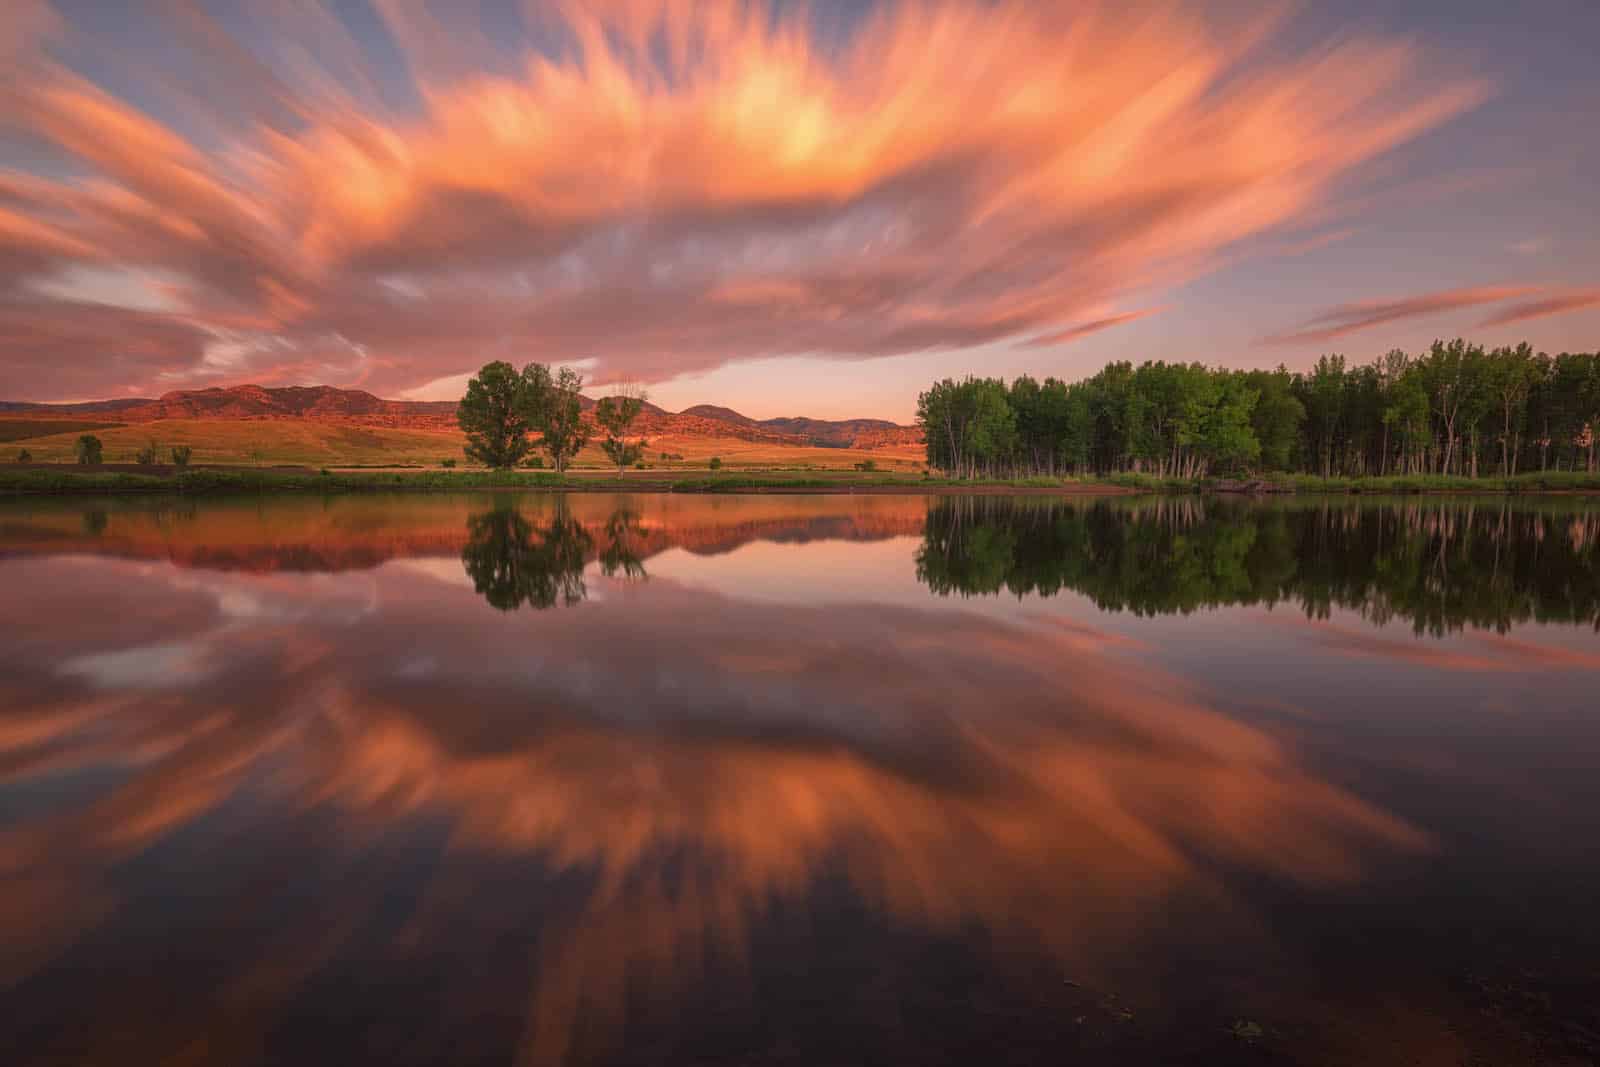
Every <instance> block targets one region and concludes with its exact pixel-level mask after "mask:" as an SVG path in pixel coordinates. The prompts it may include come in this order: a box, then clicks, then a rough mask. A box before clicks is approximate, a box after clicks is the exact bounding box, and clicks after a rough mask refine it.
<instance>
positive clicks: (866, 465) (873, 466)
mask: <svg viewBox="0 0 1600 1067" xmlns="http://www.w3.org/2000/svg"><path fill="white" fill-rule="evenodd" d="M877 469H878V461H877V460H875V459H864V460H862V461H861V462H860V463H857V464H856V470H858V471H875V470H877Z"/></svg>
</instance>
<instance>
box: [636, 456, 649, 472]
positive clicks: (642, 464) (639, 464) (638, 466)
mask: <svg viewBox="0 0 1600 1067" xmlns="http://www.w3.org/2000/svg"><path fill="white" fill-rule="evenodd" d="M633 469H634V470H636V471H642V470H647V469H648V468H647V467H646V466H645V462H644V460H642V459H641V460H640V461H639V462H637V463H635V464H634V465H633Z"/></svg>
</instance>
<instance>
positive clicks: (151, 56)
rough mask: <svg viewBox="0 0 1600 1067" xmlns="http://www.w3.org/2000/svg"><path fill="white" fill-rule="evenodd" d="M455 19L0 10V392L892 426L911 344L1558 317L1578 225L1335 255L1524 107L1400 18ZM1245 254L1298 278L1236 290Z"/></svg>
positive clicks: (847, 10)
mask: <svg viewBox="0 0 1600 1067" xmlns="http://www.w3.org/2000/svg"><path fill="white" fill-rule="evenodd" d="M473 8H474V10H473V11H472V12H471V13H470V14H469V12H468V8H467V6H465V5H446V4H435V5H425V4H413V3H403V2H398V0H396V2H379V3H375V4H374V5H373V7H372V8H371V9H363V10H360V11H354V10H351V9H349V8H347V7H345V6H343V5H339V6H335V5H332V4H328V5H324V4H322V3H319V2H317V0H304V2H298V3H284V4H277V5H240V6H239V7H237V8H234V7H230V6H227V5H223V6H221V7H217V6H212V5H188V4H174V5H171V6H170V8H165V7H164V8H163V9H162V10H161V12H160V14H159V15H158V16H152V18H151V19H150V21H149V24H148V25H141V26H139V27H131V26H126V25H122V24H120V23H118V22H117V16H114V15H109V14H107V13H106V12H103V11H97V10H95V9H92V8H88V7H84V8H83V9H81V10H80V9H79V8H78V7H77V6H75V5H72V4H66V3H63V4H60V5H58V6H57V7H51V6H47V5H45V4H44V3H42V2H41V0H23V2H22V3H20V4H18V3H12V4H8V5H6V10H5V12H4V13H3V14H0V50H3V56H4V60H5V62H4V67H5V71H6V73H5V75H4V78H3V81H0V396H3V397H6V398H11V399H33V400H61V399H75V398H86V397H93V396H125V395H159V394H161V393H162V392H165V391H167V390H170V389H177V388H192V387H200V386H207V385H234V384H239V383H242V382H246V381H250V382H259V383H263V384H304V383H313V382H314V383H327V384H335V385H354V386H360V387H362V388H366V389H369V390H372V391H374V392H377V393H379V394H381V395H385V396H391V395H406V396H416V397H423V398H429V397H450V398H453V397H454V396H455V395H458V393H459V389H460V382H461V376H463V375H465V374H467V373H470V372H471V371H473V370H475V369H476V368H477V367H478V366H479V365H480V364H482V363H483V362H485V361H486V360H489V359H495V358H504V359H508V360H511V361H513V362H516V363H518V364H520V363H522V362H525V361H527V360H533V359H537V360H540V361H548V362H557V363H565V362H578V363H581V364H582V365H583V366H584V367H585V368H586V370H587V371H588V373H589V375H590V377H591V380H594V381H600V382H603V381H606V380H614V379H618V378H631V379H635V380H641V381H645V382H648V383H652V384H653V385H655V386H657V387H658V395H662V396H664V397H665V398H666V399H668V400H669V401H675V400H678V401H681V403H679V404H677V405H676V406H686V405H687V404H688V403H692V402H694V401H696V400H708V399H716V400H718V401H719V402H728V403H733V404H734V405H735V406H738V407H741V409H742V408H746V407H748V408H751V409H753V410H754V411H755V412H756V413H758V414H775V413H782V412H781V411H780V409H783V408H785V407H786V406H792V405H794V404H812V406H813V407H814V408H816V409H817V410H814V411H811V412H809V413H813V414H827V413H834V414H838V413H843V408H847V407H852V406H853V407H854V408H856V410H853V411H851V412H850V413H851V414H882V415H886V416H889V417H898V418H905V417H907V416H908V415H909V411H910V407H911V402H912V400H913V398H914V395H915V391H916V389H917V388H918V387H919V385H920V383H921V382H922V381H924V380H925V379H926V378H927V377H928V371H929V369H930V368H931V369H934V370H939V369H941V368H942V367H943V363H941V362H940V361H941V359H942V358H943V357H942V356H941V355H940V353H954V354H959V355H960V357H961V360H962V362H963V364H964V365H966V366H973V365H974V361H975V359H977V358H978V357H977V356H975V355H974V351H973V350H975V349H980V348H981V349H983V350H984V352H986V353H995V354H996V355H995V358H997V359H999V361H1000V362H1001V364H1002V365H1004V366H1006V367H1015V368H1017V369H1026V368H1033V369H1036V370H1038V371H1040V372H1044V373H1066V374H1075V373H1077V372H1080V371H1084V370H1090V369H1093V367H1095V366H1097V365H1098V364H1099V363H1100V362H1103V361H1104V360H1105V359H1106V358H1109V357H1111V356H1117V357H1123V356H1130V355H1133V353H1129V352H1127V351H1125V350H1124V349H1123V348H1122V347H1121V346H1122V345H1124V344H1127V343H1131V342H1128V341H1127V340H1120V341H1119V340H1118V339H1117V336H1118V335H1119V334H1122V335H1123V336H1124V338H1126V337H1128V336H1130V334H1129V331H1143V332H1135V333H1132V334H1131V336H1133V337H1135V338H1138V337H1144V338H1148V339H1150V340H1153V341H1154V342H1155V347H1156V349H1157V350H1152V351H1144V352H1141V353H1140V355H1143V356H1149V357H1165V358H1175V357H1176V358H1193V359H1202V360H1206V361H1223V360H1226V361H1228V362H1230V363H1231V364H1233V365H1243V364H1252V365H1267V364H1269V363H1275V362H1276V361H1278V360H1280V359H1287V360H1289V361H1291V362H1294V361H1296V360H1300V361H1302V362H1303V361H1304V359H1308V358H1310V356H1311V355H1313V354H1314V353H1315V352H1316V351H1318V350H1320V347H1321V346H1324V345H1326V344H1328V343H1332V342H1333V341H1334V340H1335V339H1339V340H1341V341H1342V339H1343V337H1344V336H1345V335H1346V334H1350V333H1354V332H1355V331H1358V330H1360V329H1362V328H1363V326H1364V325H1366V324H1368V323H1376V322H1396V323H1400V324H1401V325H1404V326H1407V327H1409V326H1411V325H1413V324H1412V323H1411V322H1410V320H1411V319H1413V318H1416V317H1418V316H1423V315H1428V316H1430V318H1428V320H1427V322H1426V326H1425V327H1422V328H1423V329H1425V330H1428V331H1450V330H1455V331H1461V330H1470V329H1471V328H1472V327H1474V326H1476V325H1478V324H1480V323H1482V322H1483V321H1484V320H1485V318H1486V317H1487V319H1488V322H1489V324H1491V325H1493V326H1495V327H1501V326H1503V327H1505V328H1508V329H1513V330H1526V329H1531V328H1533V327H1534V326H1538V327H1539V328H1540V329H1543V330H1545V331H1546V334H1545V335H1544V336H1548V337H1551V338H1557V339H1559V338H1564V337H1566V336H1568V334H1565V333H1562V332H1560V331H1562V330H1570V329H1572V328H1574V327H1573V324H1582V323H1588V324H1589V325H1590V327H1592V325H1593V323H1594V321H1595V317H1596V312H1595V310H1594V309H1595V300H1594V290H1593V289H1592V285H1593V284H1594V282H1595V280H1596V275H1595V272H1594V271H1592V270H1588V271H1586V270H1585V268H1587V267H1590V266H1592V265H1593V263H1594V256H1593V242H1594V239H1595V235H1594V234H1593V233H1592V232H1587V233H1586V232H1584V230H1583V227H1585V226H1587V227H1589V229H1590V230H1591V231H1592V229H1593V223H1592V221H1590V220H1579V222H1578V228H1577V229H1576V230H1574V231H1569V232H1568V233H1566V234H1563V235H1560V238H1559V240H1558V241H1557V242H1556V246H1555V248H1554V249H1553V250H1549V249H1546V248H1545V246H1544V245H1538V244H1537V243H1535V244H1530V245H1528V246H1527V247H1529V248H1536V249H1539V250H1538V251H1535V253H1534V254H1532V255H1522V254H1519V253H1512V252H1506V251H1504V249H1503V247H1500V246H1497V247H1495V248H1494V249H1492V250H1489V249H1486V250H1485V251H1486V255H1485V258H1484V260H1483V262H1482V263H1481V264H1480V265H1479V266H1478V267H1477V268H1476V269H1475V270H1474V271H1473V272H1472V273H1471V274H1470V276H1469V275H1460V276H1458V275H1457V274H1456V273H1455V272H1442V273H1441V272H1439V271H1423V270H1420V269H1419V270H1418V271H1416V272H1415V273H1414V274H1413V275H1412V277H1413V278H1414V281H1413V282H1410V283H1407V284H1406V285H1405V286H1404V287H1403V289H1401V290H1398V291H1389V290H1386V289H1385V288H1384V286H1386V285H1389V284H1390V282H1389V281H1378V280H1373V281H1369V282H1366V283H1362V284H1358V282H1359V278H1357V277H1354V276H1352V274H1351V272H1350V271H1349V269H1348V263H1349V259H1348V258H1347V257H1348V256H1349V255H1350V253H1351V252H1352V250H1353V249H1360V250H1363V251H1361V252H1360V254H1361V255H1367V256H1383V257H1385V262H1386V263H1389V262H1393V258H1392V257H1393V252H1392V251H1391V252H1381V251H1378V249H1381V248H1382V247H1384V245H1383V238H1382V236H1381V235H1379V234H1376V233H1374V231H1373V229H1372V227H1373V223H1374V222H1379V221H1381V220H1382V219H1383V218H1384V217H1386V213H1387V212H1391V211H1393V210H1394V208H1395V207H1396V205H1397V204H1398V203H1402V202H1404V201H1405V200H1406V198H1407V197H1408V196H1414V195H1415V191H1414V190H1412V191H1407V190H1406V189H1405V188H1403V187H1402V184H1401V183H1399V182H1397V181H1396V180H1395V179H1394V176H1393V174H1392V172H1386V171H1385V169H1384V168H1385V162H1384V161H1386V160H1388V159H1390V158H1391V157H1392V155H1393V153H1394V152H1396V151H1397V150H1401V149H1403V148H1407V147H1408V146H1414V145H1416V144H1417V143H1418V141H1419V139H1423V140H1429V139H1430V138H1431V139H1432V140H1437V139H1438V138H1439V137H1445V138H1448V137H1450V136H1451V133H1450V130H1451V128H1452V127H1453V126H1454V125H1455V123H1456V122H1457V121H1460V120H1462V116H1467V115H1478V114H1479V113H1480V112H1488V113H1489V116H1490V117H1491V118H1493V117H1494V115H1496V114H1498V113H1497V112H1496V111H1495V106H1496V105H1495V103H1494V102H1495V101H1503V100H1505V99H1507V98H1509V99H1512V100H1513V101H1515V100H1518V99H1520V97H1519V94H1524V95H1525V94H1526V93H1527V92H1529V91H1530V90H1529V89H1528V87H1527V86H1526V85H1523V84H1521V83H1517V82H1516V81H1515V79H1514V78H1510V79H1508V76H1507V72H1504V71H1501V70H1497V69H1495V68H1493V67H1491V66H1488V65H1485V64H1483V63H1480V62H1476V61H1474V62H1464V55H1463V53H1462V52H1461V50H1460V49H1459V48H1452V47H1447V46H1443V45H1436V44H1434V43H1431V42H1429V41H1427V40H1424V39H1422V38H1421V37H1420V36H1419V35H1418V34H1416V33H1413V32H1408V31H1409V30H1410V29H1411V27H1408V26H1406V25H1404V24H1401V23H1396V24H1395V25H1392V26H1391V25H1385V24H1383V23H1382V22H1374V23H1372V24H1370V25H1364V26H1363V27H1361V29H1360V31H1359V32H1350V31H1349V29H1348V28H1344V29H1342V30H1340V31H1339V32H1324V31H1325V30H1327V29H1328V27H1326V26H1324V25H1323V21H1322V20H1321V19H1320V18H1319V17H1318V16H1316V15H1315V14H1314V13H1312V14H1302V15H1294V14H1290V13H1283V12H1275V13H1271V14H1258V15H1253V16H1248V17H1240V16H1236V17H1226V18H1224V17H1218V16H1215V15H1211V14H1207V13H1206V12H1204V11H1202V10H1201V8H1200V6H1199V5H1182V4H1168V3H1161V4H1141V5H1138V8H1137V10H1134V9H1130V8H1129V7H1127V6H1126V5H1103V6H1102V5H1094V4H1082V5H1050V4H1036V3H1020V2H1003V3H979V2H976V0H973V2H965V3H963V2H952V3H927V4H923V3H916V4H911V3H904V4H899V3H897V4H885V5H873V6H859V5H851V6H848V7H844V6H840V5H817V6H816V7H815V8H814V9H811V10H806V9H803V8H801V7H799V6H796V5H789V4H780V5H778V6H777V7H769V6H765V5H761V4H744V3H731V2H730V3H722V2H694V3H691V2H688V0H630V2H614V3H562V4H555V3H551V4H544V3H539V2H537V0H529V2H528V3H527V4H525V5H524V6H523V8H522V9H520V10H517V9H506V10H498V9H495V10H490V9H489V7H485V9H484V10H481V11H478V10H476V9H475V8H476V5H473ZM1580 136H1583V135H1581V134H1580ZM1430 143H1431V141H1430ZM1469 170H1470V168H1468V167H1466V166H1461V167H1457V168H1453V169H1452V168H1450V167H1443V168H1439V167H1434V166H1432V165H1429V166H1427V167H1418V168H1416V169H1415V171H1414V173H1413V177H1414V178H1417V177H1420V178H1423V179H1425V180H1426V181H1427V182H1430V183H1432V184H1433V185H1434V186H1435V187H1436V190H1435V191H1436V195H1437V196H1438V197H1441V198H1442V199H1440V200H1434V201H1433V204H1435V205H1437V206H1436V207H1435V206H1430V207H1429V209H1428V210H1437V211H1439V212H1440V213H1441V217H1449V218H1454V219H1458V220H1460V221H1461V222H1462V223H1463V224H1464V225H1467V226H1472V225H1474V222H1473V221H1472V220H1470V219H1466V218H1464V216H1463V214H1462V212H1463V210H1464V209H1465V206H1466V205H1467V204H1469V203H1470V201H1471V196H1472V194H1471V191H1470V188H1469V190H1468V191H1467V192H1462V193H1458V194H1454V195H1452V194H1449V193H1448V192H1447V187H1448V184H1449V183H1450V182H1452V181H1456V180H1459V179H1460V178H1461V176H1462V175H1463V174H1464V173H1466V172H1468V171H1469ZM1564 173H1565V171H1564V168H1563V167H1561V166H1557V165H1556V164H1555V163H1554V162H1552V165H1551V166H1550V167H1549V168H1548V169H1546V170H1543V171H1541V173H1540V174H1539V175H1537V176H1533V177H1524V178H1522V179H1515V180H1517V181H1521V182H1522V183H1523V185H1524V187H1525V188H1528V189H1529V190H1530V191H1531V190H1532V189H1533V188H1534V187H1537V188H1542V189H1548V190H1551V191H1555V190H1558V189H1559V188H1561V187H1562V183H1563V182H1564V181H1565V177H1564ZM1358 192H1359V194H1360V195H1357V194H1358ZM1479 226H1480V229H1483V230H1484V235H1485V239H1486V240H1493V239H1495V238H1492V237H1490V236H1489V235H1488V233H1487V224H1486V223H1485V224H1479ZM1524 236H1525V237H1527V239H1528V240H1529V241H1533V240H1534V238H1536V237H1538V236H1540V235H1533V236H1531V237H1529V236H1527V235H1524ZM1375 242H1376V243H1375ZM1583 242H1588V243H1587V245H1586V246H1584V247H1579V246H1580V245H1581V244H1582V243H1583ZM1585 248H1586V249H1587V250H1585ZM1286 249H1287V251H1286ZM1490 251H1492V253H1493V254H1492V255H1489V254H1487V253H1489V252H1490ZM1432 254H1434V253H1433V251H1432V250H1430V249H1427V248H1416V247H1413V248H1411V249H1410V250H1409V251H1407V252H1405V253H1403V254H1402V255H1403V256H1409V257H1412V258H1413V259H1416V260H1417V261H1418V262H1419V264H1420V261H1421V259H1422V258H1426V257H1428V256H1430V255H1432ZM1286 255H1288V256H1291V257H1292V258H1294V259H1301V258H1307V259H1314V260H1318V261H1321V262H1324V263H1325V264H1326V265H1327V267H1328V277H1330V278H1332V279H1334V281H1333V283H1332V284H1324V285H1323V286H1321V295H1318V292H1317V290H1315V289H1313V288H1310V287H1304V288H1300V289H1297V290H1296V291H1294V292H1291V293H1287V294H1284V293H1280V292H1278V291H1277V288H1278V286H1277V285H1276V284H1269V282H1272V281H1273V278H1274V273H1275V272H1276V271H1278V270H1280V268H1281V266H1282V262H1283V257H1284V256H1286ZM1377 273H1378V276H1379V277H1382V278H1388V277H1389V273H1390V272H1389V270H1388V269H1387V268H1386V269H1385V270H1383V271H1380V272H1377ZM1200 279H1231V280H1233V282H1234V283H1235V284H1236V285H1237V286H1238V293H1239V294H1241V295H1240V296H1238V297H1237V300H1239V301H1242V303H1243V305H1244V307H1245V308H1246V309H1247V310H1248V311H1249V312H1250V313H1251V314H1253V315H1255V316H1257V318H1256V320H1255V322H1254V323H1253V324H1252V327H1251V328H1250V329H1248V330H1245V331H1244V332H1242V333H1241V332H1239V331H1237V330H1234V331H1221V332H1220V334H1217V335H1212V336H1207V335H1205V334H1204V333H1203V332H1201V331H1199V330H1198V329H1193V328H1191V324H1193V326H1196V327H1198V326H1199V324H1201V323H1202V322H1204V321H1205V320H1206V318H1207V317H1208V316H1209V315H1211V314H1214V313H1215V308H1212V307H1208V306H1206V300H1205V299H1204V298H1202V297H1200V296H1197V295H1195V294H1194V292H1193V288H1192V285H1191V283H1194V282H1196V281H1197V280H1200ZM1186 287H1190V288H1188V289H1186ZM1346 295H1348V296H1349V299H1348V300H1345V299H1344V297H1345V296H1346ZM1229 302H1230V303H1232V302H1233V301H1232V299H1230V301H1229ZM1335 305H1338V306H1335ZM1329 307H1333V310H1332V311H1328V310H1326V309H1327V308H1329ZM1440 312H1443V313H1444V314H1439V313H1440ZM1172 331H1176V335H1181V336H1183V337H1184V342H1183V345H1182V348H1183V350H1182V351H1171V350H1170V348H1171V345H1172V344H1173V343H1174V342H1172V341H1170V340H1166V338H1170V337H1172V336H1175V334H1174V333H1173V332H1172ZM1263 339H1266V340H1267V341H1269V342H1278V343H1274V344H1266V345H1262V344H1260V342H1261V341H1262V340H1263ZM1391 342H1392V338H1384V339H1383V340H1381V341H1379V340H1375V341H1373V342H1372V343H1373V344H1374V345H1382V344H1387V343H1391ZM1350 343H1351V345H1352V347H1354V346H1355V345H1357V344H1359V341H1358V340H1352V342H1350ZM1225 345H1239V346H1241V347H1239V348H1236V349H1232V350H1229V349H1228V348H1226V347H1223V346H1225ZM1161 349H1166V350H1161ZM883 357H899V358H895V359H884V358H883ZM837 360H848V361H854V362H853V365H852V367H851V369H850V370H849V371H848V372H845V373H849V374H850V375H852V376H859V378H860V380H861V382H862V386H861V389H860V390H858V391H856V393H855V396H854V398H840V397H838V396H837V395H836V394H837V392H838V389H837V386H836V385H830V384H829V383H830V382H836V380H837V376H838V374H840V373H841V372H840V371H839V370H836V369H830V364H829V361H837ZM907 360H910V361H912V362H911V363H907ZM751 361H760V362H756V363H751ZM866 361H872V362H866ZM741 367H743V368H745V369H743V370H741V369H740V368H741ZM752 369H756V370H757V371H758V373H751V370H752ZM697 375H710V376H711V377H710V378H709V379H706V378H697V377H694V376H697ZM680 394H681V396H680ZM669 406H671V405H669ZM878 409H881V410H878Z"/></svg>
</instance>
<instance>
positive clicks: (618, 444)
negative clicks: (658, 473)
mask: <svg viewBox="0 0 1600 1067" xmlns="http://www.w3.org/2000/svg"><path fill="white" fill-rule="evenodd" d="M644 401H645V393H644V390H642V389H634V388H623V389H619V390H618V391H617V392H615V393H614V394H612V395H611V396H608V397H603V398H601V400H600V402H599V403H598V404H596V405H595V409H594V417H595V422H597V423H599V424H600V428H601V429H602V430H604V431H605V440H603V441H601V442H600V447H601V449H602V450H604V452H605V454H606V455H607V456H608V457H610V459H611V462H612V463H615V464H616V465H617V473H618V474H619V475H620V474H621V473H622V472H623V470H624V469H625V468H627V467H630V466H632V465H633V464H635V463H638V462H639V461H640V460H641V459H643V458H644V450H645V448H646V447H647V446H648V445H649V444H650V442H648V441H646V440H644V439H643V438H641V439H639V440H637V441H628V440H626V439H625V438H624V436H623V435H624V434H626V433H627V432H628V427H629V426H630V425H632V424H633V420H634V419H636V418H638V417H639V412H641V411H642V410H644Z"/></svg>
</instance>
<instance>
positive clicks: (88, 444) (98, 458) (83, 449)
mask: <svg viewBox="0 0 1600 1067" xmlns="http://www.w3.org/2000/svg"><path fill="white" fill-rule="evenodd" d="M74 451H75V452H76V453H77V455H78V462H79V463H82V464H84V465H85V466H89V465H91V464H96V463H100V462H103V460H102V457H103V456H104V455H105V448H104V446H103V445H101V443H100V438H98V437H96V436H95V435H94V434H92V433H86V434H84V435H83V436H82V437H80V438H78V444H77V446H76V447H75V449H74Z"/></svg>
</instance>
